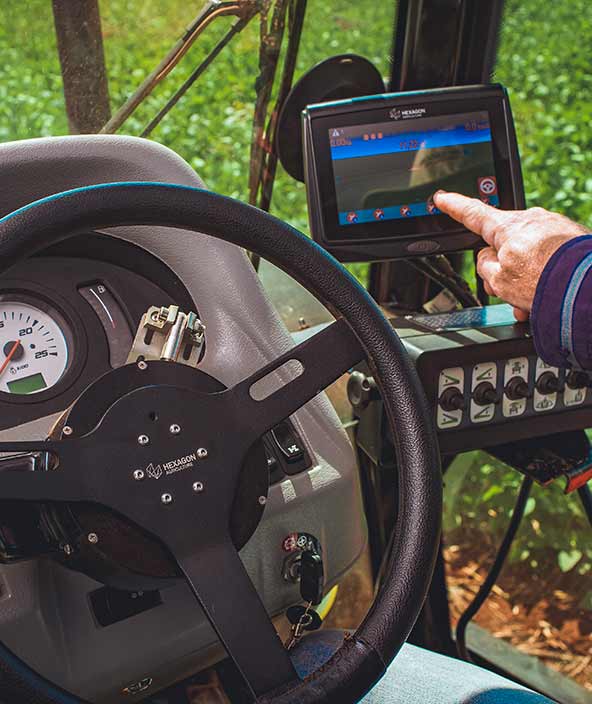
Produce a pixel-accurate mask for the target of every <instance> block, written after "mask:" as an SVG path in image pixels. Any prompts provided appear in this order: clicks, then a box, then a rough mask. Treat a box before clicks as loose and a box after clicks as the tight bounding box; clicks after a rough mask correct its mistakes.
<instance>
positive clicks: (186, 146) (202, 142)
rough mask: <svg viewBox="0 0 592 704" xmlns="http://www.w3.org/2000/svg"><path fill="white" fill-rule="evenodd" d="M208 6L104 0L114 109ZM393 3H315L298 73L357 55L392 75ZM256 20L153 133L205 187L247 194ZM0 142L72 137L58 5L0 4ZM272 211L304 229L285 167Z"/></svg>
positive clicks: (191, 55)
mask: <svg viewBox="0 0 592 704" xmlns="http://www.w3.org/2000/svg"><path fill="white" fill-rule="evenodd" d="M200 7H201V3H188V2H186V0H154V1H153V2H149V3H147V2H145V1H144V0H101V2H100V12H101V23H102V32H103V44H104V51H105V61H106V68H107V76H108V82H109V93H110V99H111V107H112V110H116V109H117V108H118V107H119V106H121V105H122V104H123V103H124V101H125V100H126V99H127V98H128V97H129V96H130V95H131V94H132V93H133V91H134V90H135V89H136V88H137V87H138V85H139V84H140V83H141V81H142V80H143V79H144V78H145V77H146V76H147V75H148V74H149V73H150V72H151V71H152V70H153V69H154V68H155V67H156V66H157V64H158V63H159V61H161V60H162V58H163V57H164V56H165V54H166V52H167V51H168V50H169V49H170V48H171V47H172V45H173V44H174V43H175V41H176V40H177V38H178V37H180V36H181V35H182V34H183V32H184V30H185V28H186V27H187V26H188V25H189V24H190V22H191V21H192V20H193V19H194V17H195V16H196V14H197V12H198V11H199V9H200ZM394 8H395V3H394V2H388V3H374V2H369V1H368V0H366V1H365V2H364V8H363V12H361V11H360V6H359V4H356V3H351V2H348V1H347V0H328V1H327V2H317V1H314V2H309V3H308V8H307V15H306V21H305V27H304V31H303V36H302V43H301V50H300V54H299V60H298V66H297V71H296V79H297V78H298V77H299V75H301V74H302V73H303V72H304V71H305V70H307V69H309V68H310V67H312V66H313V65H314V64H315V63H317V62H319V61H321V60H323V59H325V58H327V57H329V56H331V55H335V54H338V53H344V52H355V53H359V54H362V55H364V56H366V57H367V58H369V59H370V60H372V61H373V62H375V63H376V65H377V66H378V67H379V69H380V70H381V71H382V72H383V73H384V74H385V75H386V74H388V70H389V57H390V48H391V42H392V36H393V28H394ZM232 22H234V18H230V17H229V18H219V19H217V20H215V21H214V22H213V23H212V25H211V26H210V27H209V28H208V29H207V30H206V31H205V32H204V34H202V36H201V37H200V38H199V39H198V40H197V42H196V43H195V44H194V46H193V47H192V48H191V49H190V51H189V52H188V54H187V55H186V57H185V58H184V59H183V60H182V61H181V63H180V64H179V65H178V66H177V67H176V68H175V70H174V71H173V72H172V73H171V74H170V76H169V77H168V78H166V79H165V80H164V81H162V83H161V84H160V85H159V86H158V87H157V88H156V89H155V90H154V92H153V93H152V94H151V95H150V96H149V97H148V98H147V99H146V100H145V101H144V103H143V104H142V105H141V106H140V107H139V109H138V110H137V111H136V112H135V113H134V114H133V115H132V116H131V117H130V118H129V119H128V120H127V121H126V123H125V124H124V126H123V127H122V128H121V129H120V130H119V131H120V132H121V133H126V134H132V135H138V134H140V133H141V131H142V129H143V128H144V127H145V126H146V124H147V123H148V122H149V121H150V119H151V118H152V117H153V116H154V115H155V114H156V112H157V111H158V110H159V109H160V108H161V107H162V106H163V104H164V103H165V101H166V100H167V98H168V97H169V96H170V95H171V94H172V92H173V91H174V90H175V89H176V88H177V87H178V86H179V85H180V84H181V83H182V82H183V81H184V80H185V79H186V78H187V77H188V76H189V74H190V73H191V72H192V71H193V70H194V69H195V67H196V66H197V65H198V64H199V62H200V61H201V60H202V59H203V58H204V57H205V55H206V53H207V51H208V50H210V49H211V48H212V47H213V46H214V45H215V43H216V42H217V41H218V39H220V38H221V37H222V35H223V34H224V32H225V31H226V30H227V29H228V28H229V27H230V25H231V23H232ZM258 48H259V20H258V18H255V19H254V20H253V21H252V22H251V23H250V24H249V25H248V27H247V28H246V29H245V30H243V31H242V32H241V33H240V34H239V35H238V36H237V37H235V38H234V39H233V40H232V42H231V44H230V45H229V46H228V47H226V48H225V49H224V50H223V52H222V54H221V55H220V56H219V57H218V58H217V59H216V60H215V61H214V63H213V64H212V65H211V66H210V67H209V68H208V69H207V71H206V72H205V73H204V74H203V76H202V77H201V78H200V79H199V80H198V82H197V83H196V84H195V85H194V87H193V88H192V89H191V90H190V91H189V92H188V93H187V94H186V95H185V97H184V98H183V99H182V100H181V101H180V102H179V103H178V105H177V106H176V107H175V108H173V110H172V111H171V112H170V113H169V115H167V116H166V117H165V118H164V120H163V121H162V122H161V124H160V125H159V126H158V127H157V128H156V129H155V130H154V132H153V133H152V135H151V138H152V139H155V140H157V141H158V142H160V143H162V144H164V145H166V146H168V147H170V148H172V149H173V150H175V151H176V152H178V153H179V154H180V155H181V156H183V157H184V158H185V159H186V160H187V161H188V162H189V163H190V164H191V165H192V166H193V167H194V168H195V169H196V170H197V171H198V172H199V174H200V175H201V176H202V177H203V178H204V180H205V181H206V182H207V184H208V186H209V187H210V188H212V189H214V190H216V191H219V192H220V193H224V194H226V195H230V196H234V197H238V198H242V199H247V197H248V187H247V184H248V174H249V169H248V166H249V150H250V143H251V127H252V116H253V106H254V100H255V81H256V78H257V76H258V73H259V57H258ZM0 62H1V64H2V67H3V76H2V80H1V81H0V94H1V96H2V100H0V139H1V140H2V141H8V140H15V139H24V138H29V137H41V136H49V135H60V134H66V133H67V131H68V124H67V119H66V114H65V106H64V98H63V92H62V79H61V72H60V63H59V59H58V52H57V45H56V36H55V27H54V19H53V14H52V4H51V3H50V2H47V0H28V1H27V2H26V3H1V4H0ZM273 208H274V211H275V212H276V213H277V214H278V215H279V216H280V217H282V218H285V219H287V220H288V221H290V222H292V223H293V224H295V225H296V226H298V227H300V228H301V229H306V227H307V217H306V200H305V196H304V190H303V188H302V187H301V186H299V185H297V184H295V182H294V181H292V179H289V178H288V177H287V176H286V175H285V174H284V173H283V172H282V171H281V169H280V172H279V174H278V183H277V194H276V198H275V200H274V205H273Z"/></svg>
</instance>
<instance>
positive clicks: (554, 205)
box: [495, 0, 592, 227]
mask: <svg viewBox="0 0 592 704" xmlns="http://www.w3.org/2000/svg"><path fill="white" fill-rule="evenodd" d="M590 47H592V12H591V11H590V4H589V3H588V2H587V0H555V2H548V0H528V1H527V2H524V0H508V1H507V2H506V8H505V15H504V20H503V25H502V32H501V41H500V46H499V53H498V62H497V68H496V72H495V78H496V80H498V81H500V82H501V83H503V84H504V85H506V86H507V87H508V88H509V90H510V97H511V101H512V106H513V111H514V117H515V120H516V126H517V131H518V140H519V144H520V150H521V153H522V167H523V171H524V178H525V186H526V195H527V200H528V204H529V205H541V206H543V207H545V208H549V209H552V210H559V211H561V212H563V213H565V214H566V215H568V216H569V217H571V218H573V219H575V220H578V221H580V222H583V223H586V224H589V225H590V226H591V227H592V99H591V96H592V71H591V70H590Z"/></svg>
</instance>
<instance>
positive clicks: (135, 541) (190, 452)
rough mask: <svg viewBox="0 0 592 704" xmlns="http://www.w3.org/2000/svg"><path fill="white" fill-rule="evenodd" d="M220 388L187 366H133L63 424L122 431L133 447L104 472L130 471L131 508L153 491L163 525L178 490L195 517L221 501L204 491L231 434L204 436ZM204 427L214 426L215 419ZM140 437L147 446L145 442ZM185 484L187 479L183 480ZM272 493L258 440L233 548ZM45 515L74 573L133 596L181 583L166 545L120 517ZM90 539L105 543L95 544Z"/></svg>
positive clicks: (86, 509) (115, 374)
mask: <svg viewBox="0 0 592 704" xmlns="http://www.w3.org/2000/svg"><path fill="white" fill-rule="evenodd" d="M181 387H183V388H181ZM188 389H189V390H190V391H188ZM224 389H225V386H224V385H223V384H222V383H221V382H219V381H217V380H216V379H214V378H213V377H211V376H209V375H207V374H205V373H204V372H201V371H198V370H195V369H193V368H191V367H188V366H186V365H180V364H174V363H170V362H150V363H149V364H148V369H147V370H141V369H138V367H137V365H127V366H125V367H122V368H120V369H117V370H114V371H111V372H108V373H107V374H106V375H105V376H103V377H102V378H101V379H99V380H98V381H97V382H95V383H94V384H93V385H92V386H91V387H89V389H87V391H85V393H84V394H83V395H82V396H81V397H80V399H79V400H78V401H77V402H76V404H75V405H74V406H73V408H72V410H71V411H70V413H69V414H68V416H67V418H64V419H63V423H66V424H67V426H66V427H70V428H72V429H73V430H72V433H70V435H69V437H80V436H82V435H85V434H87V433H89V432H91V431H92V430H94V429H95V428H96V427H97V426H98V425H99V424H103V423H105V424H107V423H111V422H112V423H114V424H115V425H121V427H122V428H124V429H125V436H126V439H127V441H126V442H123V443H122V445H121V449H120V452H119V453H118V456H119V460H120V461H119V462H118V463H117V466H116V467H115V466H109V467H107V466H105V468H104V471H105V474H106V475H108V474H109V472H117V473H118V474H120V473H122V474H127V476H128V477H129V482H128V485H129V486H128V489H127V492H126V496H127V497H128V499H129V501H130V502H133V501H134V500H135V499H136V498H137V496H138V495H139V494H140V493H142V492H148V493H149V492H157V494H158V497H159V501H160V502H161V506H162V510H163V521H164V520H167V515H168V509H169V508H172V506H173V505H174V503H175V500H176V498H177V497H178V496H179V495H180V493H181V492H182V493H183V494H187V493H189V494H191V495H192V496H193V498H194V499H195V501H194V510H195V511H196V512H201V511H203V510H204V509H206V510H207V509H209V508H210V507H211V506H212V504H215V502H216V496H215V495H212V492H206V491H205V487H206V486H207V485H208V482H207V480H206V479H205V474H207V463H208V460H209V459H210V458H212V457H215V452H216V447H217V446H218V445H219V443H223V442H225V437H226V435H227V433H228V432H229V430H230V429H229V428H227V427H225V425H224V419H221V422H220V424H219V425H218V426H217V427H216V431H215V432H214V433H208V437H205V436H204V428H205V427H206V424H204V423H200V418H202V417H203V416H204V415H210V416H211V412H210V411H208V403H207V396H208V394H215V393H218V392H220V391H223V390H224ZM192 392H195V394H196V395H195V396H194V395H193V394H192ZM63 423H62V425H63ZM207 425H208V426H210V427H211V425H212V424H211V418H210V419H209V422H208V424H207ZM171 428H174V429H175V432H173V431H172V430H171ZM56 431H59V428H56ZM62 433H63V429H62ZM143 436H144V437H146V438H148V442H146V441H144V442H139V438H140V437H143ZM98 450H99V451H100V447H99V448H98ZM181 477H183V479H185V481H183V480H181V481H179V479H181ZM268 486H269V473H268V467H267V458H266V454H265V450H264V446H263V443H262V441H261V440H259V441H258V442H256V443H255V444H254V445H253V447H252V448H251V450H250V451H249V453H248V455H247V457H246V458H245V461H244V463H243V467H242V471H241V474H240V477H239V482H238V486H237V488H236V492H235V496H234V501H233V506H232V512H231V517H230V526H231V536H232V539H233V542H234V544H235V546H236V547H237V549H240V548H241V547H242V546H243V545H244V544H245V543H246V542H247V541H248V540H249V538H250V537H251V535H252V534H253V532H254V531H255V529H256V528H257V525H258V524H259V521H260V520H261V517H262V515H263V511H264V509H265V502H263V503H262V502H261V501H260V498H261V497H262V496H263V497H266V496H267V492H268ZM204 502H207V505H206V506H204ZM45 513H46V516H45V517H46V520H47V521H49V525H53V526H55V529H56V530H59V531H60V532H61V533H65V534H66V536H67V542H68V544H70V545H75V546H76V549H75V550H74V551H73V552H72V554H71V555H68V556H60V557H59V558H58V559H60V561H61V562H63V563H64V564H65V565H67V566H68V567H71V568H73V569H77V570H79V571H81V572H84V573H85V574H88V575H89V576H91V577H92V578H94V579H97V580H99V581H101V582H103V583H105V584H108V585H110V586H113V587H117V588H120V589H130V590H137V589H151V588H152V589H154V588H160V587H162V586H163V585H164V584H165V583H166V581H167V580H171V579H175V578H179V577H181V575H180V573H179V570H178V568H177V567H176V565H175V563H174V561H173V560H172V559H171V558H170V556H169V554H168V552H167V550H166V549H165V548H164V547H163V546H162V544H161V543H160V541H159V540H158V539H156V538H154V537H153V536H152V535H149V534H147V533H146V532H144V531H143V530H142V529H140V528H139V527H137V526H136V525H134V524H133V523H131V522H130V521H128V520H127V519H125V518H124V517H123V516H121V515H119V514H116V513H114V512H112V511H109V510H108V509H106V508H104V507H102V506H98V505H96V504H92V503H78V504H71V505H62V506H59V507H57V508H56V506H53V507H52V508H51V509H50V508H49V507H48V508H46V509H45ZM191 524H192V518H191V515H187V516H185V529H186V530H188V531H191ZM91 533H93V534H97V535H99V536H100V541H97V542H94V543H93V542H91V541H89V540H88V538H87V536H88V535H89V534H91Z"/></svg>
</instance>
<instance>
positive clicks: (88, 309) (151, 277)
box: [0, 234, 193, 430]
mask: <svg viewBox="0 0 592 704" xmlns="http://www.w3.org/2000/svg"><path fill="white" fill-rule="evenodd" d="M89 241H92V242H93V244H92V248H93V249H94V250H95V252H94V255H93V253H92V252H91V253H89V252H88V250H89V248H90V245H89ZM99 257H101V258H99ZM131 260H133V261H134V271H132V270H130V269H129V268H124V267H123V266H121V265H119V264H115V263H114V262H115V261H119V262H125V261H131ZM155 281H158V283H155ZM171 301H179V304H178V305H182V306H183V305H185V306H189V307H193V303H192V302H191V297H190V295H189V292H188V291H187V290H186V289H185V287H184V286H183V285H182V284H181V282H180V281H179V280H178V278H177V277H176V276H175V275H174V273H173V272H172V271H171V270H170V269H169V268H168V267H166V266H165V265H164V264H163V263H162V262H159V261H158V260H157V259H156V258H154V257H152V256H151V255H149V254H148V253H147V252H145V251H143V250H142V249H140V248H138V247H135V246H133V245H131V244H127V243H123V242H121V241H120V240H117V239H115V238H112V237H108V236H105V235H97V234H94V235H92V234H89V235H88V236H86V237H84V236H82V237H78V238H76V240H74V241H71V242H66V243H65V245H61V246H60V247H59V248H56V250H49V251H47V252H45V253H44V254H43V256H37V257H34V258H32V259H30V260H28V261H26V262H24V263H21V264H19V265H17V266H15V267H13V269H12V270H11V271H10V272H9V274H8V275H7V276H6V277H4V278H3V279H2V281H1V282H0V370H1V371H0V430H3V429H5V428H9V427H13V426H15V425H21V424H23V423H27V422H30V421H32V420H35V419H37V418H43V417H44V416H48V415H50V414H52V413H55V412H58V411H62V410H64V409H65V408H67V407H68V406H70V404H71V403H73V402H74V400H75V399H76V398H78V396H79V395H80V394H81V393H82V391H83V390H84V389H85V388H87V387H88V386H89V385H90V384H91V383H92V382H93V381H95V380H96V379H97V378H99V377H100V376H101V375H102V374H104V373H105V372H107V371H108V370H109V369H115V368H117V367H120V366H122V365H123V364H125V363H126V361H127V357H128V354H129V351H130V348H131V345H132V341H133V337H134V334H135V331H136V328H137V327H138V324H139V322H140V320H141V317H142V315H143V314H144V313H145V312H146V310H147V309H148V308H149V307H150V306H151V305H167V304H168V303H169V302H171Z"/></svg>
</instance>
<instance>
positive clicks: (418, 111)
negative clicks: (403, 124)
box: [389, 108, 426, 120]
mask: <svg viewBox="0 0 592 704" xmlns="http://www.w3.org/2000/svg"><path fill="white" fill-rule="evenodd" d="M425 114H426V109H425V108H402V109H399V108H393V109H392V110H391V111H390V112H389V117H390V118H391V120H401V119H403V120H409V119H411V118H414V117H423V116H424V115H425Z"/></svg>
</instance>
